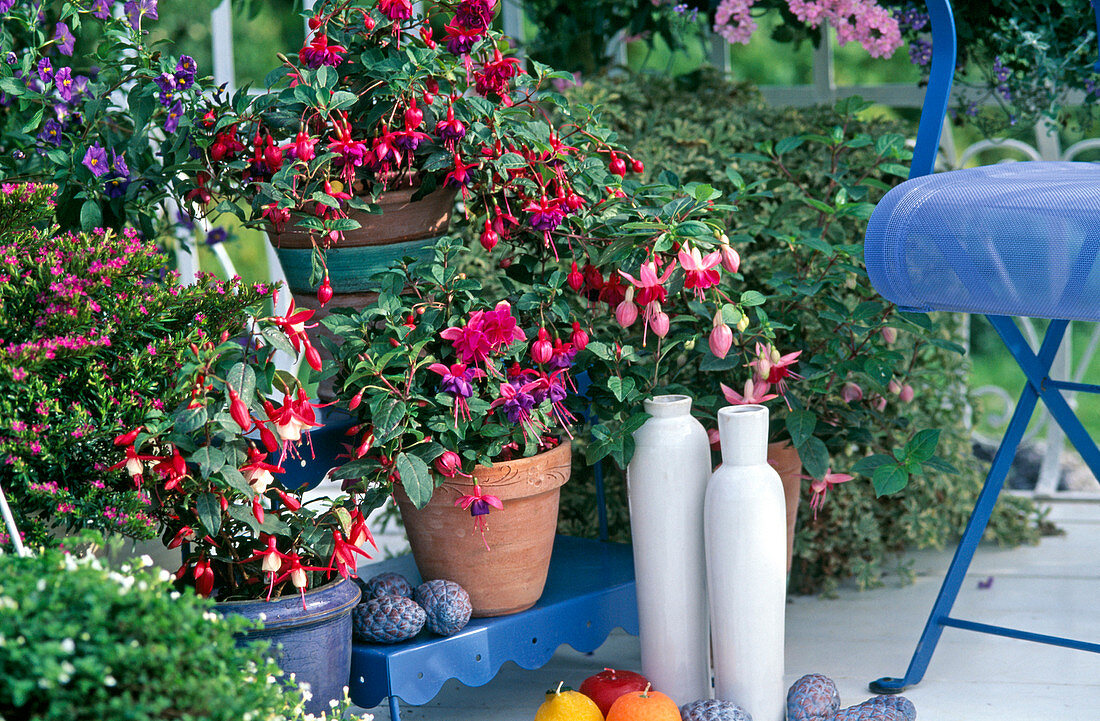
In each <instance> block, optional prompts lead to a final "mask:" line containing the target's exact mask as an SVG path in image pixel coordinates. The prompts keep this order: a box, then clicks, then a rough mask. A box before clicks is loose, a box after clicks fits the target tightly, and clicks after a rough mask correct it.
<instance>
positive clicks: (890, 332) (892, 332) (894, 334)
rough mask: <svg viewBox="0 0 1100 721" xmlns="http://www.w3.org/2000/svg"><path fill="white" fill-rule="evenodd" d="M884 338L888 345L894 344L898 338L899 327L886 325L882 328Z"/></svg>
mask: <svg viewBox="0 0 1100 721" xmlns="http://www.w3.org/2000/svg"><path fill="white" fill-rule="evenodd" d="M882 339H883V340H884V341H886V345H892V344H893V343H894V341H896V340H897V339H898V329H897V328H890V327H886V328H883V329H882Z"/></svg>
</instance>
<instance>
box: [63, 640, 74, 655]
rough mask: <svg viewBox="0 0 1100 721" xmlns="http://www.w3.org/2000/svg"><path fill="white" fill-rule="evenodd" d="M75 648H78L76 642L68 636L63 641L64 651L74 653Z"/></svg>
mask: <svg viewBox="0 0 1100 721" xmlns="http://www.w3.org/2000/svg"><path fill="white" fill-rule="evenodd" d="M74 650H76V644H75V643H73V640H72V639H71V638H66V639H65V640H64V641H62V642H61V651H62V653H72V652H73V651H74Z"/></svg>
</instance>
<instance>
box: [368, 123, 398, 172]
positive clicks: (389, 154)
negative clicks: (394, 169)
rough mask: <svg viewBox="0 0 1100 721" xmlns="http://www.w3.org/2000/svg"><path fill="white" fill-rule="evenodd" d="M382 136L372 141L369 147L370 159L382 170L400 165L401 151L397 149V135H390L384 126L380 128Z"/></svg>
mask: <svg viewBox="0 0 1100 721" xmlns="http://www.w3.org/2000/svg"><path fill="white" fill-rule="evenodd" d="M381 132H382V134H381V135H379V136H378V137H377V138H375V139H374V143H373V145H372V146H371V157H372V158H373V160H374V163H375V164H376V165H378V166H380V167H381V168H383V169H386V168H388V167H389V166H390V165H391V164H392V165H400V164H401V157H402V156H401V151H400V150H399V149H398V147H397V134H396V133H391V132H390V131H389V129H387V128H386V126H385V125H383V126H382V127H381Z"/></svg>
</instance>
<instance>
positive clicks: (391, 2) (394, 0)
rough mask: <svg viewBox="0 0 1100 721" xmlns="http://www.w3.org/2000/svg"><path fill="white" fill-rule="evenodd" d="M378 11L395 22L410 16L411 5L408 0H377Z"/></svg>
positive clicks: (411, 12) (411, 11)
mask: <svg viewBox="0 0 1100 721" xmlns="http://www.w3.org/2000/svg"><path fill="white" fill-rule="evenodd" d="M378 12H380V13H382V14H383V15H385V16H386V17H388V18H389V19H390V20H393V21H395V22H396V21H400V20H408V19H409V18H411V17H412V14H413V7H412V3H411V2H409V0H378Z"/></svg>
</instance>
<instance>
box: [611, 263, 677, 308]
mask: <svg viewBox="0 0 1100 721" xmlns="http://www.w3.org/2000/svg"><path fill="white" fill-rule="evenodd" d="M674 270H676V266H675V265H673V264H671V263H669V265H668V267H667V268H666V269H665V274H664V275H661V276H658V275H657V262H656V261H654V260H651V261H649V262H648V263H642V266H641V268H640V269H639V271H638V278H635V277H634V276H632V275H630V274H629V273H626V272H624V271H621V270H620V271H619V275H621V276H622V277H624V278H626V279H627V280H629V281H630V283H631V285H633V286H634V287H635V288H638V302H639V303H641V304H642V305H644V306H648V305H649V304H650V303H652V302H653V301H659V302H664V300H665V299H666V298H667V297H668V291H667V290H666V289H665V287H664V284H665V283H667V282H668V279H669V278H670V277H671V276H672V271H674Z"/></svg>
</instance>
